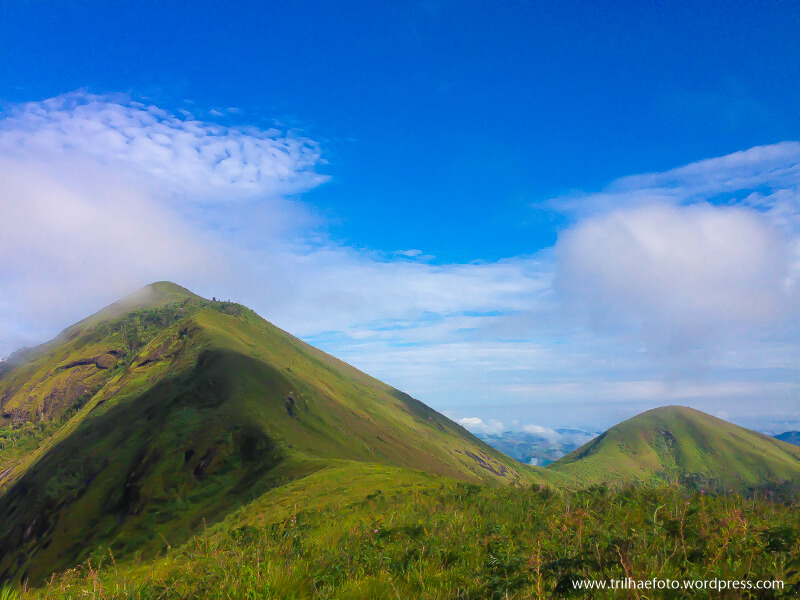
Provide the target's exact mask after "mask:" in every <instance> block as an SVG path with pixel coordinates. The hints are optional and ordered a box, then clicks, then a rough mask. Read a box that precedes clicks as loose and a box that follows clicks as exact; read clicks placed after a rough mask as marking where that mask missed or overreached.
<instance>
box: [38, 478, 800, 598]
mask: <svg viewBox="0 0 800 600" xmlns="http://www.w3.org/2000/svg"><path fill="white" fill-rule="evenodd" d="M798 540H800V504H798V502H797V501H796V500H795V501H794V502H793V503H787V504H779V503H770V502H763V501H759V500H753V499H749V500H748V499H745V498H744V497H742V496H740V495H725V496H717V497H714V496H709V495H707V494H700V493H699V492H696V493H688V492H686V491H685V490H684V489H683V488H681V487H678V486H672V487H668V486H660V487H657V488H651V489H643V488H639V489H628V490H624V491H613V490H609V489H607V488H605V487H600V486H597V487H593V488H590V489H587V490H583V491H578V492H571V493H567V492H559V491H554V490H552V489H551V488H549V487H546V486H544V487H542V488H540V487H539V486H538V485H534V486H528V487H525V488H513V487H497V486H479V485H474V484H468V483H461V482H455V481H453V480H449V479H446V478H443V477H439V476H433V475H428V474H424V473H417V472H413V471H409V470H403V469H394V468H391V467H382V466H376V465H372V466H370V465H364V464H357V463H350V464H346V463H343V464H340V465H337V466H331V467H327V468H325V469H322V470H320V471H317V472H316V473H314V474H313V475H311V476H309V477H307V478H305V479H303V480H301V481H298V482H295V483H292V484H289V485H288V486H287V487H286V488H285V489H283V490H275V491H273V492H268V493H267V494H266V495H264V496H263V497H262V498H260V499H259V500H257V501H256V502H255V503H253V504H251V505H249V506H248V507H246V508H244V509H242V510H240V511H238V512H236V513H235V514H232V515H230V516H229V518H228V519H226V520H225V521H223V522H222V523H220V524H218V525H217V526H215V527H210V528H209V529H208V530H207V531H204V532H203V533H202V534H201V535H198V536H196V537H194V538H192V540H190V541H189V542H188V543H187V544H185V545H184V546H182V547H181V548H177V549H173V550H169V551H167V552H165V553H164V554H162V555H161V556H159V557H158V558H157V559H155V560H153V561H150V562H147V563H135V562H134V563H126V564H122V563H119V562H116V563H115V558H114V557H113V556H111V555H110V554H107V555H106V556H104V557H97V559H96V561H94V562H92V563H91V565H89V564H87V565H85V566H84V567H82V568H81V569H78V570H75V571H71V572H69V573H66V574H64V575H62V576H59V577H56V578H55V579H53V580H52V581H51V582H50V584H49V585H48V586H47V587H45V588H43V589H41V590H38V591H33V592H32V593H30V595H29V596H30V597H31V598H64V599H66V598H81V597H93V598H104V599H111V598H115V599H134V598H137V599H142V600H144V599H150V600H155V599H172V600H178V599H182V598H209V599H212V598H213V599H223V598H225V599H231V600H235V599H240V598H259V599H261V598H341V599H343V600H345V599H364V600H369V599H373V598H400V599H405V598H430V599H434V598H439V599H443V600H444V599H452V598H455V599H458V598H463V599H476V600H478V599H498V600H499V599H507V598H508V599H511V598H516V599H523V598H534V599H545V598H562V597H583V598H585V597H593V598H641V599H644V598H655V597H658V598H661V597H666V598H720V597H724V598H797V597H798V593H800V588H798V582H799V581H800V579H798V570H800V541H798ZM101 563H102V564H101ZM625 577H631V578H634V579H651V578H653V577H658V578H661V579H668V578H669V579H680V580H695V579H714V578H719V579H726V580H728V579H736V580H745V581H753V582H755V581H756V580H772V579H780V580H783V581H784V582H785V587H784V588H783V589H782V590H776V591H774V592H773V591H769V592H760V593H753V594H752V595H751V594H749V593H732V592H731V593H728V594H726V595H723V596H720V595H719V592H716V591H712V590H706V591H700V592H691V593H687V594H685V595H684V594H683V593H682V592H678V593H673V594H672V595H669V594H663V595H653V593H652V592H648V593H647V594H644V593H640V594H635V593H628V592H619V591H616V592H612V591H608V592H603V593H600V592H596V593H594V594H593V595H589V594H587V593H586V592H579V593H575V592H574V591H573V581H574V580H580V579H584V578H594V579H612V578H613V579H622V578H625ZM26 597H27V596H26Z"/></svg>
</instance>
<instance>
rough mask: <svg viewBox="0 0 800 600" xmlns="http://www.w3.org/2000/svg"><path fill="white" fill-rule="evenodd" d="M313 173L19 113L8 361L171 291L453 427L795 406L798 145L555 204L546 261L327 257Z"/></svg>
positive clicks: (304, 155) (7, 210) (146, 118)
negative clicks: (676, 406)
mask: <svg viewBox="0 0 800 600" xmlns="http://www.w3.org/2000/svg"><path fill="white" fill-rule="evenodd" d="M324 168H325V152H324V148H322V146H321V145H320V144H319V143H318V142H316V141H315V140H313V139H311V138H310V137H309V136H308V135H307V134H304V133H301V132H298V131H291V130H282V129H277V128H256V127H252V126H247V127H243V126H241V127H240V126H232V125H225V124H220V122H219V121H214V120H212V119H211V117H209V118H207V119H200V118H195V117H192V116H191V115H188V116H187V115H183V114H181V113H172V112H169V111H165V110H163V109H162V108H159V107H156V106H152V105H146V104H142V103H137V102H134V101H132V100H131V99H130V98H127V97H124V96H94V95H90V94H86V93H81V92H78V93H72V94H67V95H65V96H61V97H58V98H54V99H51V100H47V101H44V102H38V103H30V104H25V105H20V106H16V107H11V108H10V109H8V110H6V111H5V112H4V113H2V114H0V180H2V181H3V186H2V188H1V189H0V356H3V355H7V354H8V353H9V352H11V351H12V350H14V349H15V348H16V347H18V346H20V345H22V344H31V343H37V342H40V341H43V340H44V339H47V338H48V337H51V336H53V335H55V334H56V333H57V332H58V330H59V329H60V328H61V327H63V326H65V325H67V324H69V323H71V322H73V321H75V320H77V319H79V318H81V317H83V316H85V315H86V314H87V313H88V312H90V311H92V310H96V309H97V308H99V307H101V306H102V305H104V304H106V303H108V302H111V301H113V300H115V299H117V298H118V297H120V296H122V295H124V294H126V293H128V292H130V291H132V290H133V289H135V288H136V287H139V286H142V285H145V284H147V283H149V282H151V281H156V280H161V279H171V280H175V281H177V282H179V283H181V284H183V285H186V286H188V287H190V288H192V289H194V290H196V291H197V292H198V293H201V294H204V295H208V296H211V295H216V296H224V297H231V298H232V299H234V300H238V301H241V302H244V303H246V304H248V305H250V306H252V307H253V308H254V309H256V310H257V311H259V312H260V313H261V314H263V315H264V316H265V317H267V318H269V319H270V320H272V321H274V322H276V323H277V324H278V325H280V326H281V327H284V328H286V329H288V330H290V331H292V332H294V333H296V334H298V335H301V336H304V337H305V338H307V339H309V340H310V341H312V342H313V343H316V344H318V345H321V346H323V347H324V348H325V349H327V350H329V351H331V352H333V353H334V354H336V355H338V356H340V357H341V358H343V359H345V360H348V361H350V362H352V363H354V364H355V365H357V366H359V367H361V368H363V369H365V370H367V371H368V372H370V373H372V374H374V375H376V376H378V377H381V378H384V379H386V380H388V381H389V382H390V383H392V384H394V385H396V386H398V387H401V388H403V389H406V390H408V391H409V392H411V393H413V394H415V395H416V396H418V397H420V398H422V399H423V400H425V401H427V402H429V403H431V404H432V405H434V406H435V407H437V408H439V409H452V410H453V411H454V412H455V413H457V414H470V413H471V414H478V415H493V416H494V417H495V418H497V419H501V420H503V421H510V420H511V419H519V420H520V422H523V423H524V422H527V423H531V422H536V423H545V424H547V426H548V427H557V426H560V425H568V424H572V423H575V422H577V420H578V417H580V419H583V421H582V422H583V423H593V422H597V423H598V424H600V425H604V424H610V422H613V421H615V420H619V419H620V418H622V417H625V416H630V414H632V413H633V412H637V411H638V410H642V409H645V408H649V407H651V406H655V405H658V404H665V403H669V402H671V401H672V400H674V399H675V398H681V399H682V400H683V401H685V402H686V403H694V405H695V406H697V407H698V408H700V409H704V410H708V411H709V412H716V413H719V412H721V411H724V412H726V413H728V414H730V415H731V418H734V419H736V418H739V419H740V420H746V419H748V418H754V417H755V414H756V411H755V409H754V408H753V403H752V402H751V398H753V397H758V398H759V399H760V402H759V407H758V409H759V411H764V412H770V413H772V414H773V415H775V416H776V417H781V416H790V415H791V414H793V411H795V409H796V394H797V391H798V387H800V370H799V369H798V367H797V365H798V364H800V362H798V360H800V344H798V342H797V339H798V337H797V333H798V332H797V329H798V328H797V324H798V313H797V310H798V309H797V306H798V302H797V300H798V291H797V277H798V273H800V241H798V240H800V202H798V199H800V192H799V190H800V144H799V143H795V142H788V143H783V144H776V145H773V146H765V147H758V148H752V149H750V150H747V151H744V152H738V153H735V154H732V155H730V156H726V157H721V158H715V159H709V160H706V161H700V162H698V163H693V164H691V165H687V166H685V167H681V168H678V169H674V170H671V171H668V172H665V173H654V174H646V175H636V176H632V177H627V178H623V179H621V180H618V181H616V182H612V183H611V184H610V185H609V186H608V188H607V189H605V190H602V191H600V192H598V193H589V194H583V195H572V196H570V197H567V198H559V199H556V200H553V201H551V202H549V203H547V205H546V206H547V207H548V208H549V210H553V211H558V212H561V213H562V214H566V215H567V216H568V218H569V219H570V221H569V222H570V224H569V225H568V226H567V227H565V229H564V230H563V231H561V232H560V234H559V237H558V242H557V244H556V245H555V247H554V248H531V249H530V252H529V253H526V254H522V255H519V256H513V257H508V258H507V259H506V260H502V261H495V262H481V261H472V260H465V262H463V263H460V264H436V263H435V261H433V260H431V257H429V256H426V255H425V253H424V249H414V250H398V249H390V248H378V249H372V250H364V249H357V248H353V247H348V246H345V245H342V244H339V243H336V242H334V241H332V240H331V239H330V238H329V237H328V236H327V235H326V230H325V227H326V222H325V219H324V218H322V217H321V216H320V215H319V214H317V213H316V212H315V211H314V209H313V207H311V206H308V205H306V204H305V203H304V202H303V201H302V194H303V192H305V191H307V190H310V189H313V188H314V187H316V186H319V185H322V184H323V183H324V182H325V181H326V180H327V179H328V175H327V174H325V173H324V172H323V171H324ZM334 176H335V174H334ZM469 258H473V257H469ZM692 390H694V391H692ZM695 392H696V393H695ZM795 412H796V411H795ZM475 418H476V419H477V418H478V417H475ZM479 420H480V419H479ZM472 425H474V426H476V427H479V428H483V430H484V431H486V432H490V431H491V430H494V429H497V427H498V426H499V425H498V421H491V420H481V422H480V423H477V422H476V423H472Z"/></svg>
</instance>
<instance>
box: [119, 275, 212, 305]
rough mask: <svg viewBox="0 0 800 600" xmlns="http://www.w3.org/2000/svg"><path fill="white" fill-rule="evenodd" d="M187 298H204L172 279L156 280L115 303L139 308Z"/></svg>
mask: <svg viewBox="0 0 800 600" xmlns="http://www.w3.org/2000/svg"><path fill="white" fill-rule="evenodd" d="M186 299H194V300H201V299H202V298H201V297H200V296H198V295H197V294H195V293H194V292H191V291H190V290H187V289H186V288H185V287H182V286H180V285H178V284H177V283H173V282H171V281H156V282H154V283H151V284H148V285H146V286H144V287H143V288H140V289H138V290H137V291H135V292H134V293H133V294H131V295H129V296H126V297H125V298H123V299H122V300H119V301H117V302H115V303H114V304H123V305H129V306H135V307H137V308H152V307H155V306H161V305H164V304H171V303H172V302H180V301H183V300H186ZM112 306H113V305H112Z"/></svg>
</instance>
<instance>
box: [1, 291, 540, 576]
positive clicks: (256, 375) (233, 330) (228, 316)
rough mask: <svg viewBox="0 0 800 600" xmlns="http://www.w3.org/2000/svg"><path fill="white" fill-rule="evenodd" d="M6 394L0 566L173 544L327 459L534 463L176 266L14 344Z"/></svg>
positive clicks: (39, 570) (500, 475)
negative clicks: (211, 292) (23, 344)
mask: <svg viewBox="0 0 800 600" xmlns="http://www.w3.org/2000/svg"><path fill="white" fill-rule="evenodd" d="M0 399H2V400H1V401H0V402H1V403H2V414H3V420H4V424H5V428H4V429H3V431H4V432H6V433H7V434H8V435H9V436H17V437H16V438H15V439H17V442H19V443H18V444H16V445H13V446H8V447H6V446H4V447H3V448H2V449H1V450H0V474H2V475H3V477H2V482H0V485H3V486H4V487H3V488H2V495H1V496H0V514H2V515H3V516H4V518H3V519H2V521H0V579H8V578H13V579H21V578H28V579H30V580H31V581H34V582H35V581H40V580H41V579H42V578H43V577H45V576H47V575H48V574H49V573H50V572H52V571H55V570H61V569H64V568H68V567H70V566H72V565H74V564H76V563H77V562H79V561H81V560H85V559H87V558H89V557H91V556H92V555H93V553H94V552H101V553H104V552H106V551H107V550H106V548H107V547H110V548H111V549H112V551H113V552H114V554H115V556H118V557H124V556H127V555H130V554H131V553H133V552H145V553H148V552H153V551H155V550H159V549H161V548H163V547H164V546H165V545H166V544H170V545H176V544H179V543H180V542H182V541H183V540H185V539H186V538H187V537H188V536H189V535H190V534H191V533H192V532H195V531H197V530H198V529H199V528H201V527H203V526H204V523H212V522H214V521H217V520H219V519H221V518H222V517H224V515H226V514H227V513H228V512H230V511H231V510H233V509H235V508H236V507H238V506H241V505H243V504H246V503H247V502H249V501H251V500H252V499H254V498H256V497H258V496H259V495H260V494H262V493H263V492H265V491H266V490H268V489H271V488H273V487H275V486H278V485H281V484H283V483H286V482H288V481H291V480H293V479H296V478H298V477H301V476H304V475H307V474H308V473H311V472H313V471H315V470H316V469H319V468H322V467H324V466H325V465H326V464H328V463H329V462H330V461H331V460H342V459H347V460H353V461H361V462H369V463H379V464H384V465H392V466H396V467H405V468H410V469H419V470H424V471H427V472H430V473H438V474H441V475H446V476H450V477H453V478H456V479H462V480H468V481H473V482H492V481H496V482H500V483H506V484H508V483H514V482H521V481H530V480H532V479H537V478H538V477H540V476H539V475H537V474H536V471H534V470H533V469H528V468H526V467H524V466H523V465H519V464H518V463H515V461H513V460H512V459H510V458H508V457H506V456H504V455H503V454H501V453H500V452H498V451H496V450H494V449H492V448H490V447H489V446H487V445H486V444H484V443H483V442H481V441H480V440H478V439H477V438H475V437H474V436H472V435H471V434H469V433H468V432H467V431H466V430H464V429H463V428H462V427H460V426H459V425H457V424H455V423H453V422H452V421H450V420H449V419H447V418H446V417H444V416H442V415H440V414H439V413H437V412H436V411H434V410H432V409H430V408H428V407H427V406H425V405H424V404H422V403H421V402H419V401H417V400H415V399H413V398H411V397H410V396H408V395H406V394H403V393H402V392H399V391H398V390H395V389H393V388H391V387H390V386H387V385H385V384H383V383H381V382H380V381H377V380H375V379H373V378H371V377H369V376H367V375H365V374H363V373H361V372H360V371H358V370H357V369H354V368H353V367H351V366H349V365H347V364H345V363H343V362H341V361H338V360H336V359H334V358H333V357H331V356H329V355H327V354H325V353H323V352H321V351H319V350H317V349H315V348H313V347H311V346H309V345H307V344H305V343H303V342H301V341H300V340H298V339H296V338H294V337H292V336H290V335H288V334H287V333H285V332H283V331H281V330H280V329H278V328H277V327H275V326H273V325H271V324H270V323H268V322H266V321H264V320H263V319H262V318H260V317H259V316H258V315H256V314H255V313H253V312H252V311H250V310H249V309H247V308H245V307H243V306H241V305H238V304H233V303H223V302H210V301H207V300H204V299H202V298H199V297H197V296H195V295H194V294H191V293H189V292H187V291H186V290H184V289H183V288H180V287H178V286H175V285H173V284H168V283H159V284H154V285H152V286H148V288H146V289H145V290H142V291H140V292H139V293H137V294H136V295H134V296H133V297H131V298H128V299H126V300H124V301H122V302H120V303H117V304H115V305H112V306H111V307H109V308H107V309H104V310H103V311H101V312H100V313H98V314H97V315H95V316H93V317H90V318H89V319H87V320H85V321H82V322H81V323H78V324H76V325H75V326H73V327H70V328H69V329H67V330H65V332H64V333H62V334H61V335H60V336H59V337H58V338H57V339H56V340H54V341H53V342H50V343H48V344H46V345H44V346H42V347H40V348H37V349H33V350H29V351H27V352H26V353H25V355H24V356H21V357H20V356H17V357H15V359H14V361H13V363H12V365H11V369H10V370H6V371H5V372H4V373H3V374H2V375H0ZM19 432H23V433H25V432H27V433H25V434H24V435H20V434H19ZM9 439H10V438H9ZM31 440H35V449H33V450H32V451H30V450H29V451H26V452H19V451H18V449H19V448H20V447H24V446H25V444H26V443H28V444H30V443H31ZM15 448H16V450H15Z"/></svg>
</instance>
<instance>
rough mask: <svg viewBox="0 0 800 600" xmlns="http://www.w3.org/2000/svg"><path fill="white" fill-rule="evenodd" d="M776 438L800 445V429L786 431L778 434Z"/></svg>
mask: <svg viewBox="0 0 800 600" xmlns="http://www.w3.org/2000/svg"><path fill="white" fill-rule="evenodd" d="M775 439H778V440H780V441H782V442H786V443H787V444H794V445H795V446H800V431H786V432H784V433H781V434H779V435H776V436H775Z"/></svg>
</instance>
